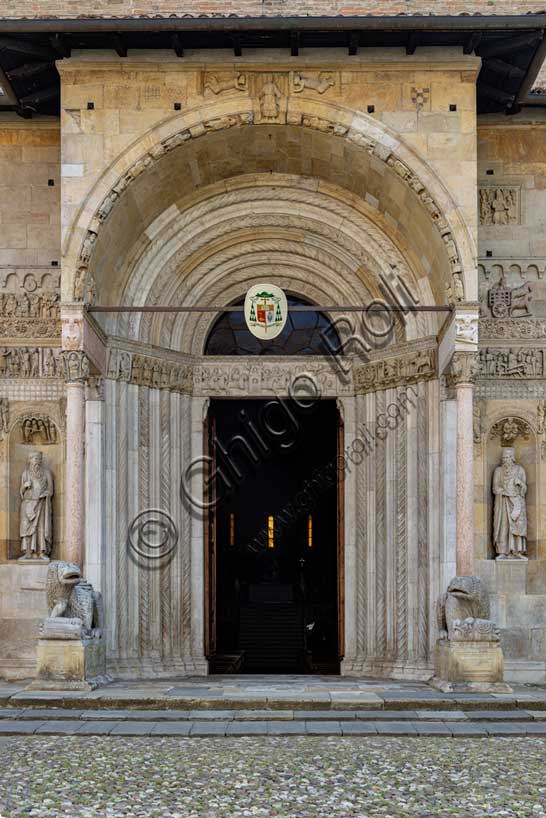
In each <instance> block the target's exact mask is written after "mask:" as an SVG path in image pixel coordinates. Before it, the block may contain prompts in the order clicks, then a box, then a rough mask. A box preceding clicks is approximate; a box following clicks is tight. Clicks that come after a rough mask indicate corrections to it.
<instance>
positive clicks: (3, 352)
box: [0, 347, 63, 378]
mask: <svg viewBox="0 0 546 818" xmlns="http://www.w3.org/2000/svg"><path fill="white" fill-rule="evenodd" d="M59 352H60V350H58V349H52V348H51V347H43V348H41V347H0V378H60V377H62V374H63V370H62V364H61V363H60V359H59Z"/></svg>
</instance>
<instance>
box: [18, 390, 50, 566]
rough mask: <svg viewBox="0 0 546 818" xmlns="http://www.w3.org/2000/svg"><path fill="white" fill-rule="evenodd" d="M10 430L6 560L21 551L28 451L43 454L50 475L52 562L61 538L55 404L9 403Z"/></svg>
mask: <svg viewBox="0 0 546 818" xmlns="http://www.w3.org/2000/svg"><path fill="white" fill-rule="evenodd" d="M10 415H11V419H10V429H9V437H8V447H7V448H8V453H7V477H8V479H7V481H6V483H7V485H6V491H7V494H8V497H7V504H6V507H7V509H8V514H7V521H6V529H7V532H6V533H7V549H6V550H7V557H8V559H9V560H16V559H19V557H20V556H21V550H20V536H19V531H20V505H21V496H20V489H21V475H22V474H23V471H24V470H25V468H26V466H27V461H28V457H29V455H30V453H31V452H34V451H39V452H41V453H42V456H43V461H44V465H45V466H47V468H48V469H50V471H51V472H52V474H53V489H54V493H53V498H52V514H53V546H52V552H51V555H50V556H51V558H52V559H59V558H60V556H61V554H60V546H61V543H62V538H63V530H62V526H63V513H62V512H63V496H64V457H65V452H64V433H63V428H62V422H61V415H60V409H59V405H58V404H50V403H48V402H44V403H40V404H32V405H22V404H18V403H15V402H13V403H11V405H10Z"/></svg>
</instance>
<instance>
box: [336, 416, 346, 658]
mask: <svg viewBox="0 0 546 818" xmlns="http://www.w3.org/2000/svg"><path fill="white" fill-rule="evenodd" d="M344 440H345V424H344V422H343V418H342V416H341V412H340V411H339V409H338V421H337V454H338V458H337V463H336V466H339V464H340V463H343V462H344V459H343V445H344ZM337 629H338V640H337V643H338V653H339V658H340V660H341V659H343V656H344V654H345V472H344V471H341V470H340V469H339V468H338V470H337Z"/></svg>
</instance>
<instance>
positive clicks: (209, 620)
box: [203, 409, 217, 663]
mask: <svg viewBox="0 0 546 818" xmlns="http://www.w3.org/2000/svg"><path fill="white" fill-rule="evenodd" d="M203 440H204V444H205V445H204V448H205V452H204V454H205V457H206V460H205V475H204V481H205V485H204V500H205V508H206V512H205V656H206V657H207V659H208V660H209V662H211V663H213V662H214V657H215V656H216V497H217V486H216V446H215V440H216V421H215V418H214V416H213V415H212V413H211V410H210V409H209V412H208V414H207V417H206V419H205V421H204V435H203Z"/></svg>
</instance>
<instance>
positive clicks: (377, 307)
mask: <svg viewBox="0 0 546 818" xmlns="http://www.w3.org/2000/svg"><path fill="white" fill-rule="evenodd" d="M87 310H88V312H91V313H95V312H220V313H222V312H242V311H243V306H242V305H239V306H227V307H220V306H202V307H174V306H173V307H167V306H166V307H161V306H155V305H154V306H144V307H125V306H119V307H98V306H97V307H95V306H93V307H87ZM452 311H453V307H448V306H445V307H429V306H422V307H419V306H413V305H412V306H407V307H402V306H390V305H388V304H379V303H377V304H376V303H374V302H372V303H371V304H367V305H359V306H353V305H351V306H347V305H339V304H327V305H325V306H324V305H319V304H312V305H305V306H304V305H295V306H293V307H291V306H289V307H288V312H452Z"/></svg>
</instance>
